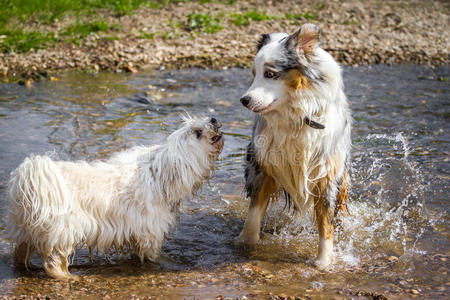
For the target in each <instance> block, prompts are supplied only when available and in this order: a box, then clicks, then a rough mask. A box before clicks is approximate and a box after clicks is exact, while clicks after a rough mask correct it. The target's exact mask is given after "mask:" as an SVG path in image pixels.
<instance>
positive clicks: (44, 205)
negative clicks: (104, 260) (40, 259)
mask: <svg viewBox="0 0 450 300" xmlns="http://www.w3.org/2000/svg"><path fill="white" fill-rule="evenodd" d="M8 194H9V207H8V208H9V216H8V218H9V219H8V223H7V224H8V230H7V231H8V237H9V238H10V239H11V240H12V241H14V242H16V244H17V245H20V244H23V243H25V244H27V245H28V246H33V247H34V248H36V249H37V250H39V251H40V252H42V251H43V252H47V251H51V249H54V248H55V246H56V248H61V247H66V246H69V245H70V244H71V243H72V242H73V238H74V237H73V236H71V234H67V233H68V229H69V228H67V226H70V222H69V219H70V213H71V211H72V209H71V206H72V205H73V203H72V201H71V200H72V199H71V195H70V191H69V188H68V187H67V184H66V182H65V180H64V176H63V174H62V172H61V170H60V168H59V167H58V165H57V162H55V161H52V160H51V159H50V158H49V157H47V156H30V157H28V158H26V159H25V161H24V162H23V163H22V164H21V165H20V166H19V167H18V168H17V169H15V170H14V171H13V172H12V173H11V178H10V181H9V184H8ZM69 232H70V230H69ZM57 244H58V245H57ZM43 254H44V253H43Z"/></svg>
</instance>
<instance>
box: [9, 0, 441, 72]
mask: <svg viewBox="0 0 450 300" xmlns="http://www.w3.org/2000/svg"><path fill="white" fill-rule="evenodd" d="M254 9H258V10H259V11H264V10H265V11H266V13H267V15H268V16H274V18H268V19H266V20H261V21H257V20H250V24H249V25H247V26H245V25H240V26H237V25H235V23H234V22H233V20H234V19H233V13H234V14H236V13H237V14H239V13H241V14H242V13H245V12H247V11H250V10H254ZM304 12H312V15H306V17H305V18H298V17H297V18H295V17H294V18H292V17H291V18H288V17H287V14H297V13H304ZM448 12H449V6H448V3H446V2H445V1H417V0H408V1H393V0H387V1H382V2H380V1H376V0H370V1H353V0H351V1H345V2H344V3H342V2H341V1H327V2H323V3H321V4H319V5H318V2H317V1H262V0H253V1H237V2H236V3H234V4H231V5H225V4H219V3H205V4H199V3H197V2H187V3H179V4H171V5H169V6H166V7H164V8H162V9H158V10H156V9H151V8H148V7H142V8H140V9H138V10H136V11H134V12H133V13H131V14H128V15H124V16H120V17H119V16H114V15H113V14H112V13H111V12H108V11H100V12H99V14H100V15H102V17H103V18H105V19H107V20H109V21H111V22H114V23H115V24H118V25H119V26H118V28H120V29H119V30H116V32H112V33H111V32H108V33H99V34H91V35H89V36H88V37H87V38H85V39H83V40H82V41H81V42H80V43H79V45H73V44H67V43H60V44H57V45H56V46H55V47H53V48H50V49H45V50H37V51H34V50H32V51H30V52H28V53H20V54H17V53H1V54H0V78H2V79H3V80H12V79H15V80H17V79H21V78H22V79H31V80H33V79H34V80H37V79H39V78H40V77H42V76H44V77H45V76H49V74H53V73H57V72H60V71H62V70H74V69H77V70H84V71H89V72H98V71H101V70H106V71H114V72H122V71H128V72H137V71H138V70H139V69H143V68H155V67H156V68H158V67H161V66H164V67H170V68H173V67H175V68H182V67H213V68H216V67H225V66H227V67H228V66H248V65H250V64H251V60H252V56H253V55H254V53H255V43H256V41H257V39H258V37H259V36H260V35H261V34H262V33H267V32H276V31H285V32H294V31H295V30H296V29H298V28H299V27H300V26H301V24H303V23H305V22H313V23H315V24H317V25H319V26H320V27H321V28H322V32H323V34H322V47H323V48H324V49H326V50H328V51H329V52H330V53H332V55H333V56H334V57H335V58H336V59H337V60H338V61H339V62H340V63H342V64H345V65H355V64H377V63H385V64H394V63H418V64H428V65H441V64H447V63H448V49H450V44H449V31H448ZM192 13H201V14H208V15H210V16H213V17H214V16H218V18H220V22H221V25H222V26H223V29H222V30H220V31H218V32H216V33H206V32H204V30H202V28H201V27H199V28H196V29H192V28H189V26H187V25H186V24H187V21H186V20H187V18H188V15H189V14H192ZM63 25H64V20H61V21H60V22H56V23H55V24H53V25H51V26H47V27H45V28H44V27H43V28H42V30H44V31H52V30H53V31H56V30H57V29H58V26H63ZM33 26H34V27H33ZM37 26H38V25H33V24H30V27H31V28H33V29H36V28H38V27H37ZM111 34H113V35H114V36H113V37H111ZM143 36H144V37H143Z"/></svg>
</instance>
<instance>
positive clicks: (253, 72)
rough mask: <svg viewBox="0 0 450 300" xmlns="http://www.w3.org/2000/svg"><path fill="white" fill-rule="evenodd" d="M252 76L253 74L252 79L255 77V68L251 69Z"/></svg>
mask: <svg viewBox="0 0 450 300" xmlns="http://www.w3.org/2000/svg"><path fill="white" fill-rule="evenodd" d="M252 74H253V77H255V75H256V70H255V66H253V67H252Z"/></svg>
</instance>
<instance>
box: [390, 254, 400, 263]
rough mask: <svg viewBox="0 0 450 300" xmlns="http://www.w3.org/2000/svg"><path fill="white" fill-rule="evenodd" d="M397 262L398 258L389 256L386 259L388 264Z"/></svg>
mask: <svg viewBox="0 0 450 300" xmlns="http://www.w3.org/2000/svg"><path fill="white" fill-rule="evenodd" d="M397 260H398V257H397V256H393V255H392V256H389V257H388V261H390V262H396V261H397Z"/></svg>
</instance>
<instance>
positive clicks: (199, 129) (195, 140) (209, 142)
mask: <svg viewBox="0 0 450 300" xmlns="http://www.w3.org/2000/svg"><path fill="white" fill-rule="evenodd" d="M183 120H184V126H183V127H182V128H181V129H180V130H181V131H182V133H183V135H184V139H185V140H186V142H187V144H188V145H189V146H190V147H191V149H192V150H193V151H199V152H201V153H198V154H206V155H212V156H214V157H217V156H218V155H219V154H220V152H221V151H222V148H223V144H224V139H223V134H222V132H221V131H220V128H221V127H222V124H221V123H220V122H219V121H218V120H217V119H216V118H209V117H201V118H200V117H190V116H184V117H183Z"/></svg>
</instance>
